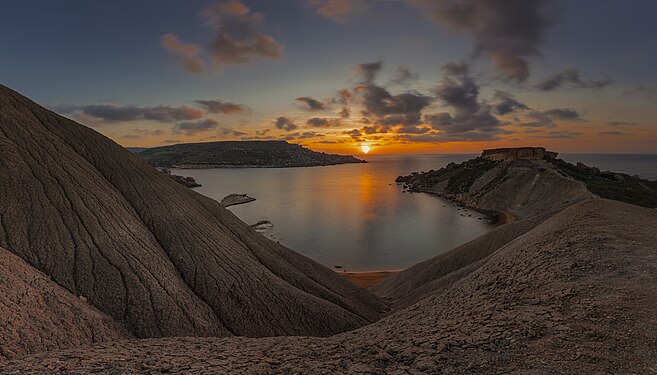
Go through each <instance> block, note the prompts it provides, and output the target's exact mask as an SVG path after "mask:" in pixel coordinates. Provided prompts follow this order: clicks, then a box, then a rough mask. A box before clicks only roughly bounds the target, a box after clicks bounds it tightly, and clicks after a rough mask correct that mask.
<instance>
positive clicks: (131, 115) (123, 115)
mask: <svg viewBox="0 0 657 375" xmlns="http://www.w3.org/2000/svg"><path fill="white" fill-rule="evenodd" d="M57 109H59V110H60V111H61V112H60V113H64V114H82V115H84V116H88V118H89V119H95V120H96V121H102V122H109V123H115V122H130V121H143V120H149V121H158V122H163V123H174V122H176V121H185V120H187V121H189V120H198V119H200V118H201V117H203V115H204V113H203V111H201V110H198V109H195V108H191V107H187V106H181V107H172V106H168V105H167V106H156V107H137V106H121V105H114V104H98V105H86V106H60V107H57Z"/></svg>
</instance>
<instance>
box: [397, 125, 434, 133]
mask: <svg viewBox="0 0 657 375" xmlns="http://www.w3.org/2000/svg"><path fill="white" fill-rule="evenodd" d="M430 131H431V128H430V127H428V126H416V125H404V126H400V127H398V128H395V133H400V134H425V133H428V132H430Z"/></svg>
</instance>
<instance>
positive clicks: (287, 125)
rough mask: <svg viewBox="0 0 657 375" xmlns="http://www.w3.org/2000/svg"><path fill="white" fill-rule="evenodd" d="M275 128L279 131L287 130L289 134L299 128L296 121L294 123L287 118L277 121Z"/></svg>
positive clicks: (280, 118)
mask: <svg viewBox="0 0 657 375" xmlns="http://www.w3.org/2000/svg"><path fill="white" fill-rule="evenodd" d="M274 126H275V127H276V128H277V129H281V130H285V131H288V132H289V131H292V130H294V129H296V128H298V126H297V125H296V124H295V123H294V121H292V120H291V119H289V118H287V117H282V116H281V117H279V118H277V119H276V122H275V123H274Z"/></svg>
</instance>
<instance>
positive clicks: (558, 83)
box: [536, 69, 614, 91]
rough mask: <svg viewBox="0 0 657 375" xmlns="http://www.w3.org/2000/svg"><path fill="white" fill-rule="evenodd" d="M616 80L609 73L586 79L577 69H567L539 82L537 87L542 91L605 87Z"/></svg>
mask: <svg viewBox="0 0 657 375" xmlns="http://www.w3.org/2000/svg"><path fill="white" fill-rule="evenodd" d="M613 82H614V81H613V80H612V79H611V77H609V76H608V75H605V76H604V77H603V78H602V79H598V80H592V79H589V80H584V79H582V78H581V76H580V73H579V71H578V70H577V69H566V70H564V71H563V72H560V73H557V74H553V75H551V76H549V77H546V78H545V79H543V80H542V81H541V82H539V83H538V84H537V85H536V87H537V88H538V89H539V90H542V91H552V90H556V89H558V88H561V87H571V88H582V89H603V88H605V87H607V86H609V85H611V84H612V83H613Z"/></svg>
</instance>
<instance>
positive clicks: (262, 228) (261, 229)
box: [251, 220, 274, 233]
mask: <svg viewBox="0 0 657 375" xmlns="http://www.w3.org/2000/svg"><path fill="white" fill-rule="evenodd" d="M273 226H274V224H272V223H271V222H270V221H267V220H261V221H259V222H257V223H255V224H253V225H251V227H252V228H253V229H255V231H256V232H258V233H265V232H266V231H268V230H269V229H271V228H272V227H273Z"/></svg>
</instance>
